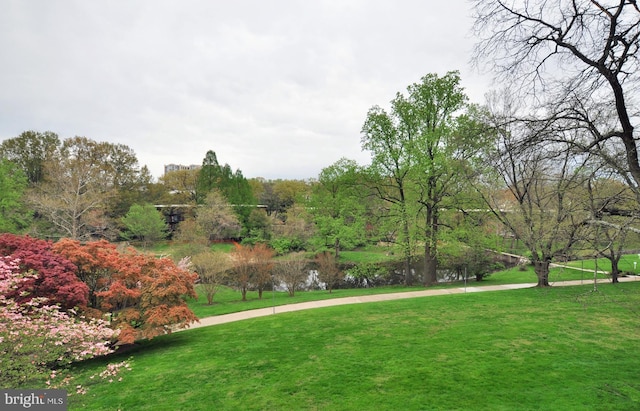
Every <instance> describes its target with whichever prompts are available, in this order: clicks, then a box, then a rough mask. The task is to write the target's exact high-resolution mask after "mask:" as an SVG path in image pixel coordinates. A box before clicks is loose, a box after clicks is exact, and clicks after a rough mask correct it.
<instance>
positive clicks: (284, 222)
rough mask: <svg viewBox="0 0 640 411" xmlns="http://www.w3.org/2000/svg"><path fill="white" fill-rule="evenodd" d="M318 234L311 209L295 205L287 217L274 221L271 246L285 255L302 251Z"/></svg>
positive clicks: (287, 213)
mask: <svg viewBox="0 0 640 411" xmlns="http://www.w3.org/2000/svg"><path fill="white" fill-rule="evenodd" d="M316 233H317V230H316V226H315V224H314V223H313V218H312V216H311V214H310V213H309V209H308V208H307V207H304V206H302V205H296V204H294V205H293V206H291V207H290V208H289V209H288V210H287V212H286V214H285V215H283V216H282V219H280V218H273V219H272V235H271V240H270V241H269V245H270V246H271V247H272V248H273V249H274V250H275V251H276V253H277V254H279V255H283V254H286V253H288V252H290V251H302V250H305V249H306V246H307V243H308V242H309V241H310V239H311V238H312V237H313V236H315V235H316Z"/></svg>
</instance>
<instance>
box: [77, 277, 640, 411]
mask: <svg viewBox="0 0 640 411" xmlns="http://www.w3.org/2000/svg"><path fill="white" fill-rule="evenodd" d="M592 290H593V288H592V287H591V286H576V287H556V288H550V289H537V288H532V289H522V290H513V291H499V292H485V293H467V294H456V295H447V296H438V297H425V298H416V299H411V300H397V301H390V302H384V303H370V304H358V305H350V306H338V307H329V308H323V309H317V310H311V311H302V312H296V313H287V314H279V315H274V316H270V317H263V318H258V319H253V320H245V321H241V322H237V323H230V324H224V325H219V326H215V327H207V328H200V329H194V330H189V331H184V332H180V333H176V334H173V335H168V336H163V337H159V338H156V339H154V340H152V341H148V342H144V343H142V344H140V345H139V346H138V347H137V348H136V349H134V350H132V351H130V352H127V353H123V354H120V355H116V356H114V357H113V358H110V359H109V360H110V361H120V360H122V359H126V358H129V357H131V358H132V359H131V363H132V368H133V370H132V371H130V372H124V373H123V381H122V382H114V383H112V384H109V383H94V384H93V385H91V382H90V380H86V381H85V380H83V378H86V377H87V376H88V375H90V374H93V373H95V372H96V370H99V369H100V367H101V366H104V364H105V361H106V360H104V359H101V360H97V361H92V362H88V363H84V364H81V365H79V366H78V367H77V369H76V373H77V375H78V377H77V378H76V381H75V382H74V383H76V384H83V385H85V386H87V387H88V388H89V393H88V394H86V395H84V396H72V397H71V398H70V407H69V409H70V410H76V409H77V410H79V409H87V410H116V409H122V410H239V409H242V410H422V409H430V410H635V409H640V381H639V379H638V371H637V370H638V369H639V368H640V358H639V357H638V355H637V353H636V351H637V347H638V343H640V332H639V331H640V316H639V315H638V310H637V307H638V306H639V303H640V283H622V284H617V285H615V286H614V285H610V284H604V285H600V286H599V287H598V290H599V291H598V292H593V291H592Z"/></svg>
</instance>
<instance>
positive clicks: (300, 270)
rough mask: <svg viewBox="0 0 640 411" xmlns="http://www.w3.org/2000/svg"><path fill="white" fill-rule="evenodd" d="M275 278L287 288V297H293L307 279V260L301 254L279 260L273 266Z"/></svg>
mask: <svg viewBox="0 0 640 411" xmlns="http://www.w3.org/2000/svg"><path fill="white" fill-rule="evenodd" d="M275 270H276V278H278V279H279V280H280V281H282V282H283V283H284V284H285V286H286V287H287V291H288V292H289V296H291V297H293V296H295V294H296V290H299V289H300V288H301V287H302V286H303V285H304V283H305V281H306V280H307V278H308V277H309V272H308V270H307V260H306V259H305V258H304V254H303V253H293V254H290V255H289V256H288V257H287V258H286V259H284V260H279V261H278V262H277V264H276V265H275Z"/></svg>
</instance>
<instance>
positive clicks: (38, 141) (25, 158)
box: [0, 130, 60, 184]
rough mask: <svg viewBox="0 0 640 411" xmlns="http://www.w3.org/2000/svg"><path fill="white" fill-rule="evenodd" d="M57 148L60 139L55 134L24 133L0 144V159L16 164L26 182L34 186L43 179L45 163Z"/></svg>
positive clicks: (31, 131) (48, 132)
mask: <svg viewBox="0 0 640 411" xmlns="http://www.w3.org/2000/svg"><path fill="white" fill-rule="evenodd" d="M59 146H60V139H59V138H58V135H57V134H55V133H52V132H50V131H45V132H44V133H41V132H38V131H33V130H30V131H24V132H22V133H21V134H20V135H19V136H18V137H14V138H10V139H7V140H4V141H3V142H2V144H0V157H2V158H5V159H7V160H10V161H13V162H14V163H15V164H17V165H18V167H19V168H20V169H21V170H22V172H23V173H24V175H25V176H26V177H27V180H28V182H29V183H30V184H35V183H39V182H40V181H42V180H43V179H44V178H45V171H44V167H45V163H46V162H47V161H49V160H51V159H52V158H53V154H54V152H55V151H56V149H57V148H58V147H59Z"/></svg>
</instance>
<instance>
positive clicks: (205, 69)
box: [0, 0, 488, 178]
mask: <svg viewBox="0 0 640 411" xmlns="http://www.w3.org/2000/svg"><path fill="white" fill-rule="evenodd" d="M445 3H446V4H445ZM4 6H5V7H4V10H3V13H2V15H0V55H1V56H3V64H1V65H0V88H1V89H2V90H3V92H2V93H0V138H10V137H14V136H16V135H18V134H19V133H20V132H22V131H24V130H29V129H35V130H40V131H45V130H51V131H54V132H57V133H58V134H59V135H60V136H61V137H62V138H65V137H71V136H73V135H84V136H87V137H90V138H93V139H95V140H101V141H112V142H118V143H124V144H127V145H129V146H130V147H131V148H133V149H134V150H135V152H136V154H137V156H138V159H139V160H140V162H141V163H142V164H146V165H148V166H149V168H150V169H151V171H152V173H153V174H154V175H156V176H158V175H160V174H161V173H162V166H163V165H164V164H167V163H183V164H193V163H198V164H199V163H201V161H202V159H203V157H204V156H205V154H206V151H207V150H209V149H212V150H214V151H216V153H217V154H218V159H219V160H220V161H221V162H226V163H229V164H230V165H231V167H232V168H234V169H236V168H239V169H241V170H242V171H243V173H244V175H245V176H247V177H257V176H263V177H267V178H313V177H317V175H318V173H319V172H320V170H321V169H322V168H323V167H326V166H328V165H330V164H331V163H333V162H335V161H336V160H338V159H339V158H340V157H343V156H344V157H348V158H353V159H356V160H358V161H359V162H361V163H366V162H367V159H368V156H367V154H366V153H362V152H361V151H360V128H361V126H362V123H363V122H364V119H365V116H366V113H367V110H368V109H369V107H371V106H373V105H375V104H378V105H382V106H386V105H387V104H388V102H389V101H390V100H391V99H392V98H393V97H394V95H395V93H396V92H398V91H404V90H405V89H406V86H408V85H409V84H411V83H413V82H416V81H418V80H419V79H420V77H422V76H423V75H425V74H427V73H430V72H437V73H440V74H444V73H445V72H446V71H449V70H460V71H461V72H462V80H463V85H464V86H465V87H466V88H467V91H468V93H469V94H470V96H471V98H472V100H473V101H476V102H482V96H483V94H484V93H485V92H486V91H488V90H487V84H488V82H487V81H486V80H484V79H483V78H481V77H479V76H477V75H475V74H473V72H472V71H471V69H470V67H469V65H468V60H469V57H470V55H469V52H470V49H471V46H472V44H473V43H472V39H470V38H469V36H468V31H469V27H470V24H471V21H470V20H469V19H468V17H467V15H468V14H469V12H470V10H469V9H468V6H469V4H468V3H467V2H464V1H462V0H459V1H451V2H437V3H435V2H424V1H420V0H399V1H394V2H390V1H329V0H326V1H316V2H302V1H273V2H263V1H257V0H255V1H247V0H245V1H242V0H241V1H235V2H221V1H208V0H187V1H184V2H175V1H151V0H148V1H141V0H132V1H113V2H87V1H80V0H78V1H71V0H60V1H56V2H50V1H46V0H41V1H31V2H23V1H20V0H9V1H8V2H7V4H5V5H4Z"/></svg>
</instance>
